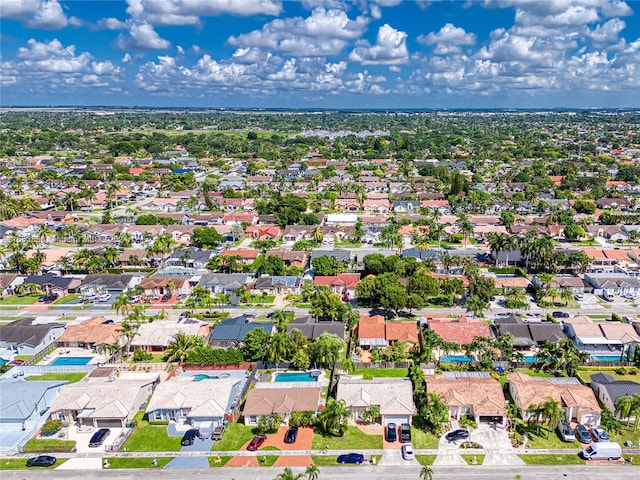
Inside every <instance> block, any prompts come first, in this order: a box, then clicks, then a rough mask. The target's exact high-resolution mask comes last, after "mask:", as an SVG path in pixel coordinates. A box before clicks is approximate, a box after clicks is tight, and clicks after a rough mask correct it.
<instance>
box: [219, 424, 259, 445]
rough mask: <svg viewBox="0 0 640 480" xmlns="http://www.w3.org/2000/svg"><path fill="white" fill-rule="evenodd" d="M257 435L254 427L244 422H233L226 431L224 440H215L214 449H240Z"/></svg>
mask: <svg viewBox="0 0 640 480" xmlns="http://www.w3.org/2000/svg"><path fill="white" fill-rule="evenodd" d="M254 436H255V432H254V429H253V427H248V426H246V425H244V424H242V423H237V422H236V423H232V424H231V425H229V427H228V428H227V431H226V432H224V436H223V437H222V440H220V441H218V442H213V450H218V451H230V450H240V449H241V448H242V446H243V445H244V444H245V443H247V442H248V441H249V440H251V439H252V438H253V437H254Z"/></svg>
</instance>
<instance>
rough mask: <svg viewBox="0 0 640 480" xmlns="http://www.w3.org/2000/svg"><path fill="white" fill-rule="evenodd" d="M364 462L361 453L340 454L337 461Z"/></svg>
mask: <svg viewBox="0 0 640 480" xmlns="http://www.w3.org/2000/svg"><path fill="white" fill-rule="evenodd" d="M362 462H364V455H362V454H361V453H348V454H346V455H340V456H339V457H338V463H362Z"/></svg>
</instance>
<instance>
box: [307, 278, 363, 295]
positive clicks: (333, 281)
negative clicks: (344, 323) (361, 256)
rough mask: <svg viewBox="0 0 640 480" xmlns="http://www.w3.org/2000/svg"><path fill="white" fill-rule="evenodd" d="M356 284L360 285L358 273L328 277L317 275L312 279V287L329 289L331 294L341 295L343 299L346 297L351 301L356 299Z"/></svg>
mask: <svg viewBox="0 0 640 480" xmlns="http://www.w3.org/2000/svg"><path fill="white" fill-rule="evenodd" d="M358 283H360V274H359V273H339V274H337V275H328V276H322V275H318V276H316V277H315V278H314V279H313V284H314V285H317V286H324V287H329V288H330V289H331V291H332V292H333V293H336V294H338V295H342V296H343V297H344V296H348V297H349V298H351V299H353V298H355V297H356V285H358ZM343 300H344V298H343Z"/></svg>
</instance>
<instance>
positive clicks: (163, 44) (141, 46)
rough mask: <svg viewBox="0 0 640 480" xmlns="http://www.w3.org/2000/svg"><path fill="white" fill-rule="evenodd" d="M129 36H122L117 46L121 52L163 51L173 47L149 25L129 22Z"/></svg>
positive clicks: (119, 37)
mask: <svg viewBox="0 0 640 480" xmlns="http://www.w3.org/2000/svg"><path fill="white" fill-rule="evenodd" d="M127 24H128V25H127V26H128V29H129V32H128V34H120V35H119V36H118V40H117V46H118V48H120V49H121V50H127V49H134V50H163V49H167V48H169V47H170V46H171V42H169V41H168V40H165V39H164V38H161V37H160V35H158V32H156V31H155V30H154V29H153V27H152V26H151V25H149V24H148V23H138V22H133V21H131V22H129V21H128V22H127Z"/></svg>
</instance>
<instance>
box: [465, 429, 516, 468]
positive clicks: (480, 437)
mask: <svg viewBox="0 0 640 480" xmlns="http://www.w3.org/2000/svg"><path fill="white" fill-rule="evenodd" d="M471 441H472V442H475V443H478V444H480V445H482V447H483V448H484V452H485V457H484V462H482V464H483V465H524V464H525V463H524V462H523V461H522V459H521V458H520V457H518V455H516V454H515V452H514V451H513V447H512V446H511V440H510V439H509V434H508V433H507V430H506V429H505V428H504V427H501V426H495V427H492V426H489V425H485V424H481V425H479V426H478V428H476V429H475V430H473V431H472V432H471Z"/></svg>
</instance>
